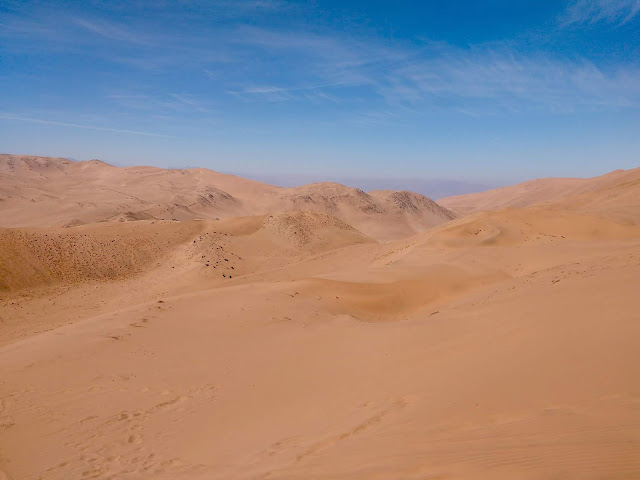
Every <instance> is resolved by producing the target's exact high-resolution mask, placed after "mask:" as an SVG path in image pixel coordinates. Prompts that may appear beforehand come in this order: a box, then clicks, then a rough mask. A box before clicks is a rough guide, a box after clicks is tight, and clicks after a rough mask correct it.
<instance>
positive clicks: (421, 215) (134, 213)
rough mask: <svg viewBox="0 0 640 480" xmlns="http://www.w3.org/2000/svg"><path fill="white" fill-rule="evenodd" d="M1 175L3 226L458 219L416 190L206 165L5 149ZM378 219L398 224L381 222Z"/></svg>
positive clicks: (403, 223) (386, 231)
mask: <svg viewBox="0 0 640 480" xmlns="http://www.w3.org/2000/svg"><path fill="white" fill-rule="evenodd" d="M0 182H1V183H0V184H1V186H0V202H1V203H0V208H1V211H2V218H1V219H0V222H1V223H0V225H1V226H5V227H36V226H77V225H82V224H84V223H94V222H100V221H130V220H149V219H165V220H173V219H175V220H183V221H184V220H193V219H197V218H209V219H215V218H231V217H236V216H241V215H242V216H248V215H263V214H268V213H280V212H294V211H300V210H305V211H316V212H321V213H327V214H330V215H333V216H336V217H338V218H339V219H341V220H343V221H346V222H347V223H349V224H350V225H352V226H353V227H355V228H356V229H358V230H360V231H362V232H363V233H365V234H366V235H369V236H372V237H375V238H377V239H380V240H392V239H397V238H401V237H404V236H408V235H412V234H414V233H417V232H420V231H423V230H425V229H427V228H430V227H432V226H434V225H437V224H440V223H443V222H446V221H448V220H450V219H451V218H453V214H452V213H451V212H449V211H448V210H446V209H445V208H443V207H440V206H439V205H437V204H436V203H435V202H433V201H431V200H429V199H428V198H426V197H424V196H422V195H418V194H415V193H409V192H387V193H383V194H381V193H380V192H378V193H377V194H376V195H375V196H372V195H369V194H367V193H365V192H363V191H361V190H358V189H355V188H349V187H346V186H344V185H340V184H337V183H317V184H311V185H305V186H302V187H295V188H280V187H275V186H271V185H267V184H264V183H260V182H256V181H253V180H246V179H243V178H240V177H236V176H234V175H226V174H221V173H217V172H213V171H211V170H207V169H204V168H196V169H186V170H165V169H161V168H155V167H128V168H119V167H114V166H112V165H108V164H106V163H104V162H101V161H99V160H91V161H88V162H72V161H69V160H65V159H61V158H46V157H30V156H24V155H0ZM394 195H395V197H394ZM399 196H403V197H402V200H401V201H399V200H398V199H399V198H400V197H399ZM380 224H384V225H389V226H391V225H393V228H379V225H380Z"/></svg>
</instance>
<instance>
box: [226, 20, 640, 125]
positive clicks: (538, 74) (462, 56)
mask: <svg viewBox="0 0 640 480" xmlns="http://www.w3.org/2000/svg"><path fill="white" fill-rule="evenodd" d="M242 42H243V44H244V45H250V46H252V47H256V48H261V49H264V50H265V51H267V52H268V54H269V55H270V56H275V57H276V58H277V56H278V55H280V54H281V55H283V56H285V55H289V54H290V52H291V51H292V50H295V52H296V55H297V56H296V58H297V60H298V62H299V63H298V64H296V65H295V66H292V70H291V72H290V74H289V75H286V76H283V77H284V79H283V82H285V81H286V83H285V84H283V85H278V84H273V83H272V84H270V85H268V86H258V87H257V86H255V85H247V86H245V87H244V88H238V89H234V90H228V91H227V93H233V94H235V95H238V96H241V97H242V98H244V99H253V100H260V99H262V100H267V101H284V100H300V99H304V98H305V96H306V95H308V94H309V93H314V94H320V93H328V94H331V96H332V97H333V98H335V99H338V100H344V101H346V102H349V101H353V100H354V97H358V96H359V97H360V98H362V99H367V100H368V101H367V108H370V107H371V104H372V103H371V102H372V100H371V95H373V96H374V97H376V96H377V97H378V99H381V100H382V101H383V102H382V104H381V109H382V110H384V111H386V110H388V108H389V107H394V108H407V107H410V108H412V109H413V110H414V111H415V110H420V108H423V107H429V108H438V109H449V110H453V111H457V112H459V113H466V114H475V113H474V112H476V113H477V112H484V113H488V114H491V113H498V112H501V111H502V112H515V111H523V110H532V109H534V110H546V111H548V112H555V113H559V112H573V111H578V110H583V109H602V108H624V107H639V106H640V68H638V67H636V66H633V65H619V66H617V67H614V68H612V67H609V68H607V69H604V68H601V67H598V66H597V65H596V64H594V63H592V62H589V61H588V60H586V59H577V60H576V59H567V58H561V57H554V56H549V55H544V54H529V55H524V54H521V53H519V52H518V51H517V50H516V49H513V48H509V47H506V46H503V47H500V48H498V47H494V48H488V47H475V48H470V49H462V48H457V47H453V46H450V45H445V44H441V43H439V44H431V43H426V44H421V45H415V44H410V45H407V44H395V45H389V44H386V45H381V44H380V43H379V42H375V41H371V42H362V41H353V40H351V39H345V38H340V37H338V36H326V37H323V36H318V35H309V34H306V33H299V34H294V33H291V32H290V33H286V34H285V33H281V32H277V33H270V32H265V31H263V30H253V31H252V32H251V35H246V36H244V37H243V40H242ZM299 72H304V75H303V76H300V74H299ZM292 79H293V80H292ZM309 85H311V86H309Z"/></svg>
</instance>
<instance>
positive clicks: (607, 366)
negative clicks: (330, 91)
mask: <svg viewBox="0 0 640 480" xmlns="http://www.w3.org/2000/svg"><path fill="white" fill-rule="evenodd" d="M615 185H617V186H615ZM615 185H614V186H613V187H611V186H610V187H606V188H601V189H595V190H594V191H593V192H591V193H589V192H583V193H582V194H580V196H575V197H574V196H572V197H566V198H563V199H562V200H560V201H557V202H555V203H553V204H548V205H544V206H542V205H538V206H535V207H526V208H508V209H503V210H497V211H489V212H478V213H474V214H472V215H469V216H467V217H464V218H460V219H456V220H453V221H451V222H449V223H445V224H443V225H440V226H436V227H435V228H432V229H430V230H428V231H425V232H422V233H418V234H416V235H413V236H410V237H407V238H404V239H402V240H397V241H393V242H389V243H378V242H375V241H373V240H372V239H371V238H369V237H367V236H365V235H363V234H362V233H360V232H359V231H358V230H356V229H354V228H353V227H352V226H350V225H348V224H347V223H345V222H344V221H342V220H339V219H337V218H336V217H335V216H332V215H329V214H327V213H321V212H309V211H300V212H290V213H273V214H265V215H257V216H256V215H253V216H244V217H234V218H228V219H225V220H220V221H215V220H206V221H185V222H172V221H157V220H142V221H138V222H117V223H106V224H105V223H98V224H91V225H83V226H80V227H72V228H60V229H55V228H54V229H51V228H38V229H5V230H3V231H2V233H1V235H0V248H1V249H2V250H0V253H2V255H1V256H0V258H2V262H3V263H2V279H3V282H4V283H3V285H4V287H3V289H4V290H2V291H1V292H0V295H1V303H0V318H1V319H2V322H1V323H0V478H3V477H6V478H9V479H12V480H16V479H38V478H43V479H54V480H56V479H69V478H79V479H80V478H98V479H178V480H180V479H185V480H186V479H203V480H204V479H207V480H209V479H229V478H234V479H259V478H260V479H300V478H304V479H329V478H331V479H435V478H439V479H440V478H442V479H477V478H492V479H501V478H502V479H514V478H518V479H536V480H537V479H547V478H548V479H556V478H563V479H564V478H567V479H602V478H638V477H640V456H639V455H638V450H637V448H638V444H639V443H640V383H639V382H638V381H637V379H638V378H640V353H639V352H640V316H639V314H638V312H640V298H639V297H638V295H637V290H638V279H639V278H640V226H639V225H637V222H634V221H631V220H630V219H632V218H636V219H637V218H639V216H640V202H639V201H638V200H640V195H637V190H636V187H635V184H634V183H633V181H627V182H626V183H618V184H615ZM327 189H328V190H332V189H337V190H335V191H333V192H332V191H330V192H327ZM308 192H309V196H310V197H311V199H312V200H313V202H315V203H316V204H318V203H321V200H320V199H327V198H335V197H339V196H340V192H342V190H340V187H338V186H334V185H331V184H330V185H326V184H325V185H320V186H312V187H311V188H309V190H308ZM336 192H337V193H336ZM298 193H299V192H295V191H291V190H290V191H288V193H287V195H289V197H288V198H287V199H286V202H291V208H292V209H293V208H298V207H300V204H299V203H298V202H301V201H302V202H306V200H305V199H304V198H302V200H301V199H300V198H301V197H300V196H299V195H298ZM589 195H590V196H589ZM234 196H235V194H234ZM368 196H369V197H371V198H375V200H376V201H375V205H384V206H385V207H384V208H385V209H386V211H391V208H392V205H393V204H396V202H399V203H400V204H402V206H403V208H402V209H401V212H405V211H406V209H411V208H412V207H411V206H410V205H411V204H412V203H414V202H418V203H419V204H418V205H415V207H416V208H418V209H422V208H429V207H430V204H428V203H426V202H425V201H423V200H420V199H417V198H416V197H413V196H411V195H410V194H400V195H397V194H394V193H393V192H391V193H389V192H371V193H370V194H369V195H368ZM348 200H349V202H351V201H357V202H363V203H362V204H363V205H366V204H368V203H367V202H368V200H367V197H365V196H362V195H361V194H359V193H357V192H356V193H355V194H354V195H353V196H349V197H348ZM322 201H324V200H322ZM420 202H422V203H420ZM309 203H311V202H309ZM336 204H339V205H340V208H346V207H345V206H344V205H345V204H347V205H348V202H347V201H346V200H345V199H340V201H338V202H336ZM357 205H361V204H360V203H357ZM329 206H330V204H329ZM325 207H326V205H325ZM327 208H328V207H327ZM336 211H339V208H338V207H336ZM403 214H404V213H400V214H399V215H403ZM341 215H342V216H343V217H344V216H345V215H344V214H342V213H341ZM377 228H379V229H380V230H382V229H383V226H380V225H377ZM387 228H390V229H397V228H398V223H394V222H393V221H390V223H389V224H388V225H387ZM381 233H384V232H381ZM51 259H58V260H56V261H53V262H52V261H51ZM232 267H233V268H232Z"/></svg>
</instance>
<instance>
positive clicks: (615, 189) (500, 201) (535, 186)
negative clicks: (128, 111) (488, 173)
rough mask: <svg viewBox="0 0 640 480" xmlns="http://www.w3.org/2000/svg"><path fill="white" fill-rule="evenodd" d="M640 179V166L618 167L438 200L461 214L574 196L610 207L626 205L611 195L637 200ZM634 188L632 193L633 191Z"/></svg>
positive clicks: (541, 202) (632, 201)
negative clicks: (590, 174) (599, 173)
mask: <svg viewBox="0 0 640 480" xmlns="http://www.w3.org/2000/svg"><path fill="white" fill-rule="evenodd" d="M638 182H640V168H636V169H633V170H616V171H615V172H611V173H608V174H606V175H602V176H600V177H594V178H539V179H536V180H530V181H528V182H524V183H519V184H517V185H512V186H509V187H502V188H496V189H493V190H488V191H486V192H480V193H470V194H465V195H456V196H453V197H446V198H442V199H440V200H439V201H438V202H439V203H440V204H441V205H443V206H445V207H446V208H449V209H451V210H453V211H454V212H456V213H458V214H468V213H473V212H479V211H484V210H498V209H501V208H507V207H527V206H530V205H536V204H551V203H556V202H562V201H563V200H565V199H568V198H574V197H577V198H580V199H582V201H583V203H584V204H589V203H591V204H592V205H593V204H596V203H597V204H600V207H601V208H606V207H607V205H611V206H612V207H614V208H615V207H621V206H624V205H621V204H623V203H624V202H621V199H619V198H615V199H613V200H612V198H610V197H611V196H613V197H617V196H619V195H627V194H628V195H629V198H628V200H629V201H630V202H631V203H634V199H637V195H638V189H640V184H639V183H638ZM630 191H632V193H630V194H629V192H630ZM596 208H598V207H596Z"/></svg>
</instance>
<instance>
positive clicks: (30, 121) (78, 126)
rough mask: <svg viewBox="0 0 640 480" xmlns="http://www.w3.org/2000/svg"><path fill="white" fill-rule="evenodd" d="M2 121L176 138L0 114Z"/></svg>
mask: <svg viewBox="0 0 640 480" xmlns="http://www.w3.org/2000/svg"><path fill="white" fill-rule="evenodd" d="M0 119H4V120H17V121H19V122H28V123H39V124H44V125H57V126H60V127H70V128H79V129H83V130H96V131H101V132H113V133H126V134H129V135H139V136H143V137H159V138H176V137H174V136H171V135H163V134H160V133H152V132H141V131H138V130H128V129H122V128H110V127H100V126H97V125H88V124H79V123H69V122H59V121H56V120H48V119H43V118H32V117H24V116H21V115H12V114H5V113H0Z"/></svg>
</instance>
